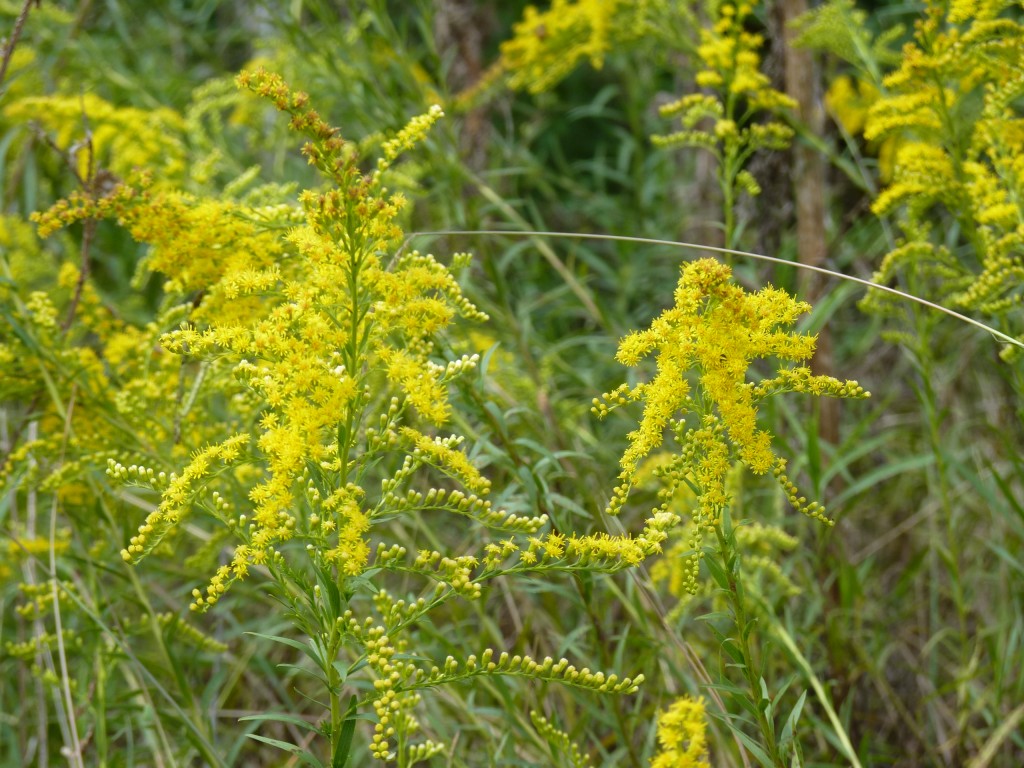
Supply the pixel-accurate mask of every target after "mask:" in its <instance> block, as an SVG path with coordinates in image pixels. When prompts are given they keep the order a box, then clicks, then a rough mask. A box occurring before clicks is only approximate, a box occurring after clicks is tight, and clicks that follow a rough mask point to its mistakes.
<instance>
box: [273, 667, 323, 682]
mask: <svg viewBox="0 0 1024 768" xmlns="http://www.w3.org/2000/svg"><path fill="white" fill-rule="evenodd" d="M276 666H277V668H278V669H294V670H295V671H296V672H298V673H299V674H302V675H309V676H310V677H315V678H316V679H317V680H319V681H320V682H321V683H323V684H324V685H327V678H325V677H324V676H323V674H321V673H320V672H318V671H317V670H315V669H306V668H305V667H300V666H299V665H298V664H277V665H276Z"/></svg>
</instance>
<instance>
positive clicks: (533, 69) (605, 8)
mask: <svg viewBox="0 0 1024 768" xmlns="http://www.w3.org/2000/svg"><path fill="white" fill-rule="evenodd" d="M647 5H648V3H647V1H646V0H637V1H632V0H631V1H629V2H626V1H625V0H554V2H553V3H552V4H551V7H550V8H549V9H548V10H547V11H544V12H541V11H538V10H537V9H536V8H535V7H533V6H532V5H531V6H527V8H526V10H525V11H524V13H523V18H522V19H521V20H520V21H519V22H517V23H516V24H515V25H514V26H513V28H512V29H513V37H512V38H511V39H510V40H507V41H505V42H504V43H502V44H501V59H500V61H499V63H498V69H497V70H496V71H497V72H506V73H507V74H508V84H509V86H510V87H512V88H513V89H515V90H526V91H529V92H530V93H542V92H544V91H548V90H550V89H551V88H553V87H554V86H555V85H557V84H558V83H559V82H561V81H562V80H564V79H565V77H566V76H568V75H569V73H571V72H572V71H573V70H574V69H575V68H576V66H577V65H578V64H579V62H580V61H581V60H584V59H586V60H587V61H589V62H590V64H591V66H593V67H595V68H597V69H600V68H601V66H602V65H603V63H604V58H605V56H606V55H607V54H608V52H609V51H611V50H612V49H613V47H615V46H618V45H621V44H623V43H625V42H628V41H631V40H635V39H639V38H641V37H642V36H643V34H644V30H645V28H646V27H645V16H646V12H647Z"/></svg>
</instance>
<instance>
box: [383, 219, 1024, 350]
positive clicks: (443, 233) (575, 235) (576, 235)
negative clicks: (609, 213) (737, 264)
mask: <svg viewBox="0 0 1024 768" xmlns="http://www.w3.org/2000/svg"><path fill="white" fill-rule="evenodd" d="M454 235H508V236H511V237H559V238H566V239H570V240H610V241H615V242H626V243H640V244H642V245H667V246H670V247H673V248H690V249H693V250H696V251H711V252H713V253H723V254H727V255H729V256H743V257H746V258H748V259H759V260H761V261H768V262H771V263H773V264H785V265H786V266H790V267H796V268H797V269H807V270H810V271H812V272H817V273H819V274H822V275H828V276H830V277H834V278H837V279H839V280H847V281H849V282H851V283H859V284H860V285H864V286H867V287H868V288H873V289H875V290H879V291H885V292H886V293H891V294H893V295H894V296H899V297H900V298H902V299H906V300H907V301H913V302H916V303H917V304H921V305H922V306H925V307H928V308H929V309H934V310H937V311H938V312H943V313H945V314H947V315H949V316H950V317H954V318H956V319H957V320H960V321H961V322H964V323H967V324H968V325H973V326H974V327H976V328H980V329H981V330H983V331H987V332H988V333H990V334H992V335H993V336H995V337H996V338H997V339H999V340H1000V341H1003V342H1006V343H1007V344H1012V345H1013V346H1015V347H1020V348H1021V349H1024V342H1021V341H1020V340H1018V339H1015V338H1013V337H1012V336H1008V335H1006V334H1005V333H1002V332H1001V331H997V330H996V329H995V328H992V327H991V326H988V325H985V324H984V323H982V322H980V321H978V320H975V319H973V318H970V317H967V315H961V314H960V313H959V312H955V311H953V310H952V309H949V308H947V307H944V306H942V305H941V304H936V303H934V302H931V301H928V300H927V299H922V298H921V297H920V296H915V295H914V294H912V293H906V292H905V291H901V290H899V289H898V288H890V287H889V286H887V285H880V284H878V283H873V282H871V281H870V280H864V279H863V278H860V277H854V276H853V275H846V274H843V273H842V272H835V271H833V270H831V269H825V268H824V267H816V266H814V265H812V264H801V263H800V262H797V261H789V260H788V259H780V258H778V257H777V256H766V255H765V254H763V253H753V252H751V251H738V250H735V249H733V248H721V247H719V246H715V245H701V244H700V243H684V242H680V241H678V240H659V239H657V238H653V237H631V236H629V235H602V234H593V233H586V232H543V231H517V230H506V229H441V230H434V231H423V232H411V233H410V234H409V235H408V236H407V237H406V238H405V242H403V243H402V247H401V248H400V249H399V252H401V251H402V250H404V249H405V247H406V245H408V244H409V242H410V241H412V240H413V239H414V238H417V237H451V236H454Z"/></svg>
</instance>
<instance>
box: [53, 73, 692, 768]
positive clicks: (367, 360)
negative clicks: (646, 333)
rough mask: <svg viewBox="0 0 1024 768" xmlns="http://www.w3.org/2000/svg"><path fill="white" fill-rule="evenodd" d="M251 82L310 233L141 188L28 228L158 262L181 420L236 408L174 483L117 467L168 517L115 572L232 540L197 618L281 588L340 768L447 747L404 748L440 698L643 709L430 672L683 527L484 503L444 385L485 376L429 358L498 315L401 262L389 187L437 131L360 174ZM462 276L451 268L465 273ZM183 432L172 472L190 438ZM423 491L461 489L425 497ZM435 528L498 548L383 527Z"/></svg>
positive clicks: (149, 524)
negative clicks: (573, 517)
mask: <svg viewBox="0 0 1024 768" xmlns="http://www.w3.org/2000/svg"><path fill="white" fill-rule="evenodd" d="M238 83H239V85H240V86H241V87H243V88H245V89H247V90H249V91H252V92H254V93H255V94H257V95H259V96H261V97H263V98H264V99H266V100H268V101H269V102H270V103H271V104H273V105H274V106H275V107H276V108H277V109H279V110H281V111H283V112H286V113H288V114H289V115H290V116H291V123H290V125H291V128H292V129H293V130H294V131H296V132H297V133H299V134H301V135H303V136H305V137H306V139H307V143H306V145H305V147H304V149H303V152H304V153H305V155H306V157H307V158H308V160H309V162H310V164H312V165H313V166H315V167H316V169H317V170H318V171H319V172H320V174H321V175H322V176H323V177H324V178H325V179H326V180H327V182H328V186H327V188H325V189H323V190H317V191H313V190H310V191H306V192H304V193H302V195H301V197H300V202H301V206H302V207H301V210H296V209H294V208H292V207H290V206H287V205H285V206H271V207H269V208H266V207H264V208H253V207H252V206H248V205H245V204H242V203H236V202H232V201H230V200H224V201H208V200H205V199H201V198H196V197H194V196H190V195H186V194H183V193H180V192H177V191H174V190H171V189H163V188H161V189H157V188H154V187H152V186H151V185H150V184H149V183H148V181H147V179H146V177H145V176H144V175H138V174H133V175H131V176H130V178H128V179H127V180H126V181H125V182H124V183H121V184H118V185H117V186H115V187H114V188H113V189H112V190H110V191H109V192H108V193H107V194H105V195H102V196H96V195H89V196H87V195H83V194H78V195H73V196H71V197H70V198H69V199H68V200H66V201H61V202H59V203H58V204H57V205H55V206H54V207H53V208H52V209H51V210H50V211H48V212H46V213H44V214H41V215H40V216H38V217H37V219H38V221H39V223H40V228H41V230H42V231H43V232H44V233H49V232H52V231H54V230H55V229H57V228H58V227H61V226H67V225H68V224H70V223H73V222H75V221H80V220H85V219H90V220H95V219H100V218H108V219H116V220H117V221H118V222H120V223H121V224H122V226H124V227H126V228H127V229H128V230H129V231H130V232H131V233H132V235H133V236H134V237H135V238H136V239H137V240H139V241H142V242H148V243H151V244H152V246H153V248H152V251H151V254H150V256H149V258H148V260H147V262H146V267H147V268H148V269H151V270H158V271H159V272H161V273H163V274H164V275H166V277H167V282H166V284H165V290H166V291H168V293H169V295H170V296H178V297H181V298H182V299H187V303H185V304H184V305H181V306H180V308H179V309H178V310H176V311H177V312H178V317H182V316H184V322H181V323H180V325H179V327H178V328H177V329H175V330H171V331H169V332H166V333H164V334H163V335H162V336H160V338H159V351H160V356H161V358H162V359H167V358H170V359H178V360H180V363H179V365H180V366H181V371H182V375H184V374H185V371H187V370H191V369H194V368H195V367H196V366H198V371H199V373H198V374H197V375H196V379H195V382H194V384H193V385H192V389H193V392H192V394H191V395H190V396H189V397H190V401H191V400H194V399H195V398H198V397H206V398H212V399H217V398H220V399H222V400H223V399H225V398H226V400H227V402H230V403H231V408H232V411H233V413H231V415H230V417H229V418H228V421H227V425H228V426H229V427H231V428H232V429H230V430H229V431H228V433H227V434H226V436H222V437H220V438H218V439H209V440H207V441H203V440H202V437H201V435H202V434H203V433H202V432H199V437H200V439H199V440H190V441H189V444H190V445H192V446H193V447H192V449H191V453H190V455H189V457H188V459H187V461H186V462H185V465H184V467H183V468H179V469H172V468H169V467H161V466H157V467H154V466H149V465H148V463H144V462H142V461H138V460H132V461H130V462H129V461H124V462H122V461H119V460H117V459H115V458H109V459H108V461H107V474H108V476H109V477H110V478H111V480H113V481H115V482H118V483H123V484H127V485H132V486H137V487H141V488H148V489H151V490H153V491H156V492H158V493H159V494H160V503H159V504H158V505H157V506H156V508H155V509H154V510H153V511H152V512H150V513H149V515H148V516H147V517H146V518H145V520H144V521H143V522H142V524H141V525H139V527H138V531H137V532H136V534H135V535H134V536H132V537H131V539H130V541H129V542H128V543H127V545H126V546H125V547H124V549H123V550H122V552H121V556H122V558H123V559H124V560H125V561H126V562H127V563H130V564H136V563H138V562H140V561H141V560H142V559H143V558H145V557H147V556H152V555H156V554H159V553H160V552H163V551H164V550H167V549H169V548H173V547H175V546H176V541H177V540H178V539H179V538H180V537H181V536H182V535H183V523H184V522H185V521H186V520H187V519H188V518H189V517H190V516H192V515H194V514H196V513H197V512H202V513H205V514H206V515H207V516H209V517H212V518H213V519H214V520H216V521H219V523H220V524H221V525H222V526H223V530H224V531H226V533H227V535H226V536H222V535H221V534H219V533H218V534H214V536H213V538H212V539H211V544H212V545H213V547H212V549H211V548H210V547H206V548H204V549H203V550H202V551H201V553H197V556H198V559H197V560H196V562H199V561H201V560H204V559H211V558H212V559H214V560H216V559H217V558H216V555H217V550H218V549H219V546H220V542H223V541H226V540H229V539H234V541H235V545H234V549H233V551H232V552H231V554H230V556H229V557H228V558H227V560H226V561H224V560H221V561H220V562H219V564H217V565H216V566H215V567H214V570H213V573H212V575H211V577H210V579H209V581H208V583H207V584H206V585H205V587H204V588H199V587H197V588H195V589H194V590H193V592H192V602H191V606H190V607H191V609H192V610H193V611H195V612H204V611H206V610H208V609H209V608H211V607H212V606H214V605H216V603H217V602H219V601H220V600H221V599H222V598H223V597H224V596H225V594H226V593H227V591H228V590H229V589H230V587H231V586H232V585H233V584H235V583H236V582H238V581H239V580H242V579H245V578H247V577H248V576H249V575H250V574H251V573H252V572H253V571H254V570H259V571H261V572H264V573H266V574H268V575H269V576H270V578H271V580H272V581H273V582H274V583H275V584H276V585H277V587H278V589H277V592H278V597H279V599H280V600H281V601H282V602H284V603H285V605H287V607H288V611H289V615H290V616H292V617H293V620H294V622H295V625H296V627H297V628H298V629H299V630H301V631H302V632H303V633H304V634H305V635H306V636H307V637H308V638H309V641H308V643H305V644H298V647H301V648H302V649H303V650H304V652H305V653H306V655H307V656H308V657H309V658H310V659H311V660H312V661H313V663H314V664H315V666H316V667H317V669H318V675H319V676H320V679H321V680H322V681H323V683H324V684H325V686H326V689H327V692H328V695H329V700H330V702H329V709H330V712H329V716H328V719H327V720H326V722H324V723H323V724H322V726H321V727H320V730H321V732H322V733H323V734H324V735H325V736H326V737H327V739H328V741H329V743H330V758H331V761H332V764H333V765H341V764H342V763H343V762H344V761H345V759H346V758H347V757H348V756H349V754H350V753H351V752H352V746H351V745H352V742H353V734H354V730H355V726H356V722H357V719H359V718H361V717H364V715H362V714H361V713H362V712H364V711H365V710H372V712H373V716H372V717H373V720H374V731H373V736H372V738H371V740H370V744H369V748H370V753H371V754H372V755H373V756H374V757H376V758H378V759H380V760H384V761H395V762H397V763H398V765H400V766H407V765H412V764H413V763H415V762H419V761H422V760H426V759H428V758H430V757H431V756H432V755H434V754H436V753H438V752H439V751H441V749H442V745H441V744H439V743H437V742H433V741H431V740H429V739H427V740H423V741H415V740H414V734H415V733H416V731H417V730H418V728H419V726H418V723H417V721H416V718H415V716H414V714H413V713H414V710H415V709H416V706H417V704H418V702H419V701H420V692H421V691H423V690H426V689H429V688H433V687H436V686H438V685H442V684H445V683H449V682H454V681H460V680H469V679H473V678H475V677H477V676H480V675H488V674H499V675H517V676H524V677H532V678H537V679H541V680H548V681H557V682H560V683H562V684H565V685H569V686H573V687H577V688H583V689H586V690H590V691H595V692H603V693H632V692H634V691H636V690H637V686H638V685H639V684H640V683H641V682H642V679H643V678H642V676H641V675H638V676H636V677H635V678H630V677H619V676H618V675H615V674H608V673H605V672H600V671H598V672H593V671H591V670H589V669H587V668H583V669H577V668H576V667H575V666H573V665H571V664H570V663H569V662H568V661H567V660H566V659H561V660H557V661H556V660H554V659H552V658H550V657H548V658H545V659H543V660H539V661H538V660H534V659H532V658H530V657H528V656H519V655H514V656H513V655H510V654H508V653H500V654H496V653H495V652H494V651H493V650H491V649H483V650H482V652H480V653H479V654H469V655H468V656H467V657H466V658H465V659H462V660H457V659H455V658H454V657H448V658H447V659H446V660H444V661H443V662H438V663H437V664H432V663H429V662H428V661H426V660H424V659H420V658H418V657H417V656H415V654H412V653H410V651H411V650H412V649H411V648H410V647H409V646H410V642H411V637H410V630H411V629H412V628H413V627H415V625H416V624H417V622H419V621H421V620H422V619H423V618H424V617H426V616H427V615H428V614H430V613H431V612H433V611H436V610H437V609H438V608H439V607H440V606H442V605H444V604H445V603H446V602H448V601H449V600H451V599H453V598H456V597H462V598H466V599H476V598H478V597H480V596H481V594H482V591H483V587H484V586H485V585H486V583H487V582H488V581H490V580H492V579H494V578H497V577H500V576H504V575H512V574H519V573H531V572H538V573H548V572H570V573H571V572H573V571H615V570H620V569H622V568H627V567H630V566H633V565H636V564H638V563H640V562H641V561H642V560H643V559H644V558H645V557H647V556H648V555H650V554H652V553H654V552H658V551H660V542H661V541H662V540H664V538H665V536H666V535H667V534H666V533H665V531H666V530H667V528H668V527H670V525H671V524H673V522H674V520H675V518H674V516H671V515H660V516H659V515H655V516H654V517H652V519H651V520H649V521H648V522H647V525H646V526H645V527H644V529H643V531H642V532H641V533H640V534H638V535H637V536H635V537H634V536H621V537H619V536H609V535H607V534H602V533H598V534H591V535H581V534H577V533H573V532H568V531H567V532H564V533H563V532H560V531H549V532H547V533H543V532H542V529H544V528H545V526H547V524H548V520H547V518H546V517H545V516H539V517H526V516H521V515H516V514H513V513H510V512H507V511H504V510H500V509H496V508H494V507H493V505H492V503H491V502H490V501H488V500H487V499H486V498H485V497H486V495H487V494H488V492H489V490H490V481H489V480H488V479H487V478H486V477H484V476H483V475H482V474H481V472H480V471H479V469H478V468H477V467H476V466H475V465H474V463H473V462H472V461H471V459H470V458H469V456H468V455H467V453H466V452H465V451H464V449H463V447H462V444H463V442H464V441H463V438H462V437H461V436H459V435H451V434H444V433H443V432H440V431H439V429H440V428H441V427H442V426H443V425H444V424H445V423H446V422H447V421H448V420H449V418H450V416H451V405H450V403H449V401H448V387H449V385H450V384H451V383H452V382H453V381H454V380H456V379H457V378H458V377H460V376H464V375H466V374H467V373H469V372H471V371H473V370H474V368H475V367H476V364H477V361H478V356H477V355H464V356H462V357H457V358H455V359H446V358H445V357H443V356H442V355H441V354H440V352H439V347H438V345H437V344H436V343H435V340H436V339H437V338H439V336H440V334H442V333H443V332H444V331H445V330H446V328H448V326H450V325H451V323H452V322H453V321H454V320H455V319H456V318H457V317H462V318H465V319H468V320H476V321H480V320H485V319H486V316H485V315H484V314H483V313H482V312H480V311H479V310H478V309H476V307H475V306H473V304H472V303H471V302H470V301H469V300H468V299H467V298H466V297H465V296H464V295H463V293H462V291H461V288H460V287H459V284H458V282H457V281H456V279H455V277H454V276H453V273H452V272H451V271H450V270H449V269H448V268H447V267H445V266H443V265H442V264H441V263H440V262H438V261H437V260H435V259H434V258H433V257H432V256H430V255H426V254H421V253H419V252H416V251H405V249H404V248H402V247H397V246H398V243H399V242H400V241H401V239H402V231H401V228H400V227H399V225H398V223H397V219H398V216H399V214H400V213H401V211H402V208H403V206H404V204H405V201H404V199H403V198H402V196H401V195H400V194H397V193H395V194H393V193H391V192H389V191H388V189H387V187H386V186H385V181H386V179H387V176H388V174H389V171H390V170H391V167H392V165H393V164H394V163H395V162H396V161H397V160H398V159H399V158H400V156H401V154H402V153H403V152H405V151H407V150H408V149H410V148H412V147H414V146H415V145H416V144H418V143H419V142H421V141H422V140H423V139H424V137H425V136H426V134H427V132H428V130H429V129H430V127H431V125H432V124H433V123H434V122H436V121H437V120H438V119H439V118H440V117H441V116H442V113H441V110H440V108H437V107H435V108H432V109H431V110H430V111H429V112H428V113H426V114H425V115H422V116H419V117H416V118H414V119H413V120H411V121H410V122H409V124H408V125H407V126H406V127H405V128H403V129H402V130H400V131H399V132H398V133H397V134H395V135H394V136H393V137H392V138H390V139H388V140H386V141H384V142H383V144H382V146H381V150H382V152H381V157H380V158H379V159H378V160H377V162H376V165H375V166H371V168H370V169H369V170H367V169H366V165H365V160H364V158H362V157H361V156H360V153H359V152H358V151H357V150H356V148H355V147H354V145H353V144H351V143H350V142H348V141H346V140H344V139H343V138H342V137H341V136H340V135H339V134H338V131H337V129H335V128H333V127H331V126H329V125H328V124H327V123H326V122H325V121H324V120H323V119H322V118H321V117H320V116H319V114H318V113H317V112H316V111H314V110H313V109H312V108H311V107H310V106H309V104H308V97H307V96H306V95H305V94H303V93H299V92H295V91H293V90H291V89H290V88H289V87H288V86H287V85H286V84H285V83H284V82H283V81H282V80H281V78H280V77H278V76H276V75H273V74H270V73H267V72H265V71H263V70H262V69H257V70H255V71H250V72H245V73H243V74H242V75H240V76H239V78H238ZM282 233H283V234H282ZM468 261H469V257H468V255H466V254H458V255H456V256H455V257H454V258H453V260H452V263H453V268H455V269H459V268H461V267H464V266H465V265H466V264H468ZM129 335H130V334H129ZM128 346H129V347H130V346H131V344H130V343H129V344H128ZM118 348H119V347H118V345H117V344H114V345H113V349H115V350H116V349H118ZM204 377H205V378H204ZM182 381H184V379H183V380H182ZM175 423H176V425H177V427H176V429H175V434H174V442H175V446H176V451H177V446H178V441H179V439H180V438H181V437H182V435H181V434H180V430H181V428H182V424H181V423H180V422H179V421H178V420H177V419H176V422H175ZM164 434H165V435H166V433H164ZM423 475H430V476H431V477H434V478H447V480H448V481H450V483H451V484H452V485H454V486H456V487H455V488H447V487H444V486H443V485H442V486H435V487H431V488H429V489H427V490H422V488H423V483H422V482H419V481H418V480H417V478H419V477H422V476H423ZM463 489H464V490H463ZM423 511H429V512H430V513H431V514H435V513H436V512H439V511H446V512H448V513H451V514H455V515H459V516H462V517H464V518H468V519H469V520H470V521H472V523H473V524H474V525H475V526H476V527H478V528H479V529H480V531H481V533H483V532H484V531H491V532H492V533H493V534H494V535H495V538H493V539H492V540H488V539H487V537H486V536H483V537H482V538H483V541H482V542H481V543H480V545H479V547H478V548H476V550H475V551H471V552H469V553H461V554H451V555H447V554H442V553H441V552H437V551H434V550H432V549H422V550H420V551H419V552H417V553H415V554H414V555H413V554H411V553H408V552H407V551H406V548H405V547H404V546H401V545H399V544H389V543H388V542H387V541H386V534H385V533H384V530H383V529H382V528H381V524H382V523H385V522H387V523H389V524H390V525H395V524H397V523H395V519H396V518H399V519H400V518H401V516H402V515H414V514H417V513H419V512H423ZM391 574H397V575H413V576H416V577H417V578H419V580H420V581H421V583H423V584H425V585H426V586H425V587H424V588H423V590H422V592H421V593H420V594H418V595H417V594H412V595H409V596H408V597H406V598H404V599H399V598H397V597H393V596H392V595H391V594H390V593H389V592H388V591H387V589H385V588H383V586H384V584H385V583H386V579H387V578H388V577H389V575H391ZM374 582H376V583H378V586H376V587H373V588H372V589H371V588H370V586H369V585H370V584H372V583H374ZM371 593H372V595H373V596H372V599H371V598H369V597H368V595H369V594H371ZM271 639H274V640H278V641H280V642H283V643H285V644H286V645H289V646H291V647H296V646H297V642H296V641H294V640H292V639H290V638H271ZM366 677H369V681H365V680H363V681H362V682H360V683H359V684H358V685H353V684H352V683H353V682H354V681H356V680H357V679H361V678H366ZM350 678H351V682H350ZM356 691H360V692H361V694H357V693H355V692H356ZM360 696H361V697H360Z"/></svg>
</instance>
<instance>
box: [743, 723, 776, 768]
mask: <svg viewBox="0 0 1024 768" xmlns="http://www.w3.org/2000/svg"><path fill="white" fill-rule="evenodd" d="M733 733H734V734H736V738H738V739H739V740H740V741H742V742H743V746H744V747H746V748H747V751H748V752H750V754H752V755H753V756H754V759H756V760H757V762H759V763H760V764H761V765H763V766H764V768H775V762H774V761H773V760H772V759H771V758H770V757H769V756H768V753H767V752H765V751H764V747H762V746H761V745H760V744H758V743H757V742H756V741H754V740H753V739H752V738H750V737H749V736H747V734H745V733H744V732H743V731H741V730H739V729H734V730H733Z"/></svg>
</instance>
